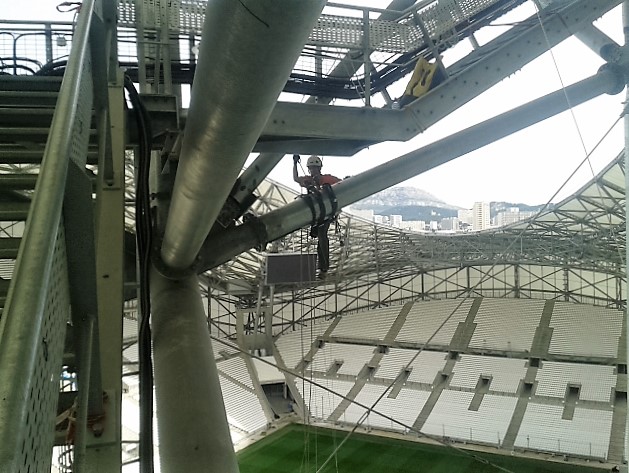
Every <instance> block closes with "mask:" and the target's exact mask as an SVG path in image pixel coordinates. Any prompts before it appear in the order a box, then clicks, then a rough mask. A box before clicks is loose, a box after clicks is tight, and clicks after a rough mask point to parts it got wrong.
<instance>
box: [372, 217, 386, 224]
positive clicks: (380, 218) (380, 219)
mask: <svg viewBox="0 0 629 473" xmlns="http://www.w3.org/2000/svg"><path fill="white" fill-rule="evenodd" d="M385 219H386V217H385V216H384V215H374V216H373V221H374V222H376V223H385Z"/></svg>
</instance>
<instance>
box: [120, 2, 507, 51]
mask: <svg viewBox="0 0 629 473" xmlns="http://www.w3.org/2000/svg"><path fill="white" fill-rule="evenodd" d="M496 1H497V0H439V1H435V2H433V3H431V4H430V5H428V6H427V7H425V8H423V9H422V10H420V11H418V12H417V14H418V17H419V18H420V19H421V21H422V23H423V24H424V25H425V27H426V30H427V31H428V34H429V35H430V38H431V39H433V40H437V41H446V40H448V39H451V37H453V36H454V37H456V31H455V26H456V25H459V24H460V23H462V22H464V21H465V20H468V19H470V18H472V17H473V16H474V15H476V14H478V13H479V12H481V11H483V10H484V9H486V8H487V7H489V6H490V5H492V4H493V3H496ZM141 5H142V11H141V19H142V22H141V26H142V27H144V28H147V29H153V30H157V29H159V28H161V26H162V21H163V19H165V18H168V25H169V29H170V30H171V31H175V32H178V33H184V34H188V33H194V34H201V30H202V29H203V20H204V19H205V1H201V0H141ZM118 19H119V24H120V26H126V27H131V28H133V27H136V26H137V22H138V18H137V14H136V0H119V2H118ZM363 34H364V26H363V19H362V18H357V17H348V16H337V15H321V17H320V18H319V20H318V21H317V24H316V25H315V27H314V29H313V30H312V33H311V34H310V38H309V39H308V44H313V45H319V46H328V47H336V48H349V49H363V48H364V47H365V45H364V44H363V41H364V40H363ZM423 43H424V40H423V35H422V33H421V29H420V28H419V27H418V26H417V25H416V24H415V23H414V20H413V19H412V18H410V19H407V20H405V21H403V22H395V21H384V20H377V19H371V20H369V48H371V49H372V50H375V51H382V52H390V53H406V52H410V51H414V50H416V49H418V48H419V47H420V46H422V44H423Z"/></svg>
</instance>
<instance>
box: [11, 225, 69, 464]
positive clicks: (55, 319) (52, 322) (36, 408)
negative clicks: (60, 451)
mask: <svg viewBox="0 0 629 473" xmlns="http://www.w3.org/2000/svg"><path fill="white" fill-rule="evenodd" d="M69 317H70V293H69V288H68V270H67V265H66V247H65V238H64V231H63V226H61V227H60V228H59V232H58V233H57V240H56V245H55V252H54V257H53V262H52V269H51V273H50V284H49V287H48V295H47V297H46V308H45V312H44V314H43V325H42V331H41V337H40V344H39V347H38V350H37V355H36V357H37V358H36V363H35V366H36V369H35V372H34V373H32V376H31V383H32V384H31V389H30V393H29V397H28V399H27V405H28V414H27V417H26V422H25V426H24V428H23V429H22V430H21V432H16V435H20V434H21V438H20V439H19V441H18V443H17V445H18V451H16V452H15V455H16V457H17V462H16V467H17V468H18V470H17V471H18V472H20V473H22V472H24V473H36V472H37V473H38V472H46V471H50V463H51V452H52V446H53V441H54V429H55V417H56V413H57V398H58V395H59V376H60V372H61V364H62V358H63V346H64V340H65V332H66V323H67V321H68V319H69Z"/></svg>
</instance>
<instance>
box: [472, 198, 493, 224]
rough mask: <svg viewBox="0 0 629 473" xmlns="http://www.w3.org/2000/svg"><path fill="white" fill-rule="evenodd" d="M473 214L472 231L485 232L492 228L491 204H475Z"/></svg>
mask: <svg viewBox="0 0 629 473" xmlns="http://www.w3.org/2000/svg"><path fill="white" fill-rule="evenodd" d="M472 213H473V217H474V220H473V221H472V229H473V230H474V231H479V230H485V229H487V228H489V227H490V226H491V216H490V213H489V202H474V207H472Z"/></svg>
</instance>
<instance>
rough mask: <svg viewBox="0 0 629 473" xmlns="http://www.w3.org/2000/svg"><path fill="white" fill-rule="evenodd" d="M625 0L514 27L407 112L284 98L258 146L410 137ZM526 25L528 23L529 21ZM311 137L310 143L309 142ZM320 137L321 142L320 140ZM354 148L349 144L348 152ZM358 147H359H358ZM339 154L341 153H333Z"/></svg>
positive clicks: (584, 1) (578, 6) (585, 3)
mask: <svg viewBox="0 0 629 473" xmlns="http://www.w3.org/2000/svg"><path fill="white" fill-rule="evenodd" d="M620 3H621V2H620V0H600V1H596V2H591V1H589V0H580V1H577V2H572V3H570V4H569V5H567V6H566V7H564V8H561V9H559V10H558V11H556V12H553V15H551V16H549V17H547V18H544V23H543V25H541V24H540V22H539V21H538V20H537V19H536V17H533V18H531V19H530V20H531V21H529V22H528V24H530V25H531V26H530V27H528V28H526V29H524V30H523V29H522V28H521V27H518V28H512V29H511V30H509V31H508V32H506V33H504V34H503V35H501V36H499V37H498V38H496V39H495V40H493V41H490V42H489V43H487V44H486V45H484V46H483V47H482V48H480V49H478V50H476V51H474V52H472V53H471V54H469V55H468V56H466V57H465V58H463V59H461V60H460V61H458V62H457V63H455V64H453V65H452V66H450V67H449V68H448V72H449V74H450V76H451V78H450V79H449V80H447V81H445V82H444V83H442V84H440V85H439V86H437V87H435V88H434V89H432V90H430V91H428V93H426V95H424V96H422V97H421V98H419V99H417V100H416V101H415V102H413V103H412V104H410V105H409V106H407V107H405V108H404V109H402V110H385V109H370V108H359V107H339V106H326V105H321V104H296V103H284V102H280V103H278V104H277V105H276V107H275V109H274V110H273V113H272V114H271V116H270V118H269V121H268V122H267V124H266V126H265V127H264V129H263V130H262V133H261V136H260V139H259V141H258V143H257V145H256V148H255V149H256V150H260V151H265V150H270V147H272V150H273V152H280V148H283V151H284V152H286V153H303V151H304V150H305V146H306V145H308V146H309V148H308V149H307V151H308V152H311V151H316V149H313V148H314V147H315V146H317V144H319V145H320V146H325V144H326V139H336V140H347V141H350V140H351V141H358V142H362V143H364V145H365V146H366V145H367V144H368V143H373V142H380V141H407V140H409V139H411V138H413V137H414V136H416V135H417V134H418V133H421V132H423V131H425V130H426V129H428V128H429V127H430V126H432V125H434V124H435V123H437V122H438V121H439V120H441V119H443V118H444V117H446V116H447V115H449V114H450V113H452V112H453V111H455V110H457V109H458V108H460V107H461V106H463V105H464V104H466V103H467V102H469V101H470V100H472V99H473V98H474V97H477V96H478V95H480V94H481V93H483V92H485V91H486V90H488V89H490V88H491V87H493V86H494V85H495V84H497V83H498V82H500V81H501V80H503V79H504V78H506V77H509V76H510V75H512V74H514V73H516V72H517V71H518V70H520V69H521V68H522V67H524V66H525V65H526V64H528V63H529V62H531V61H532V60H534V59H536V58H537V57H539V56H540V55H542V54H543V53H545V52H546V51H548V49H549V48H552V47H554V46H556V45H557V44H559V43H560V42H561V41H563V40H565V39H567V38H569V37H570V36H571V35H573V34H575V33H576V32H578V31H581V30H582V29H583V28H588V29H589V28H591V23H592V22H593V21H594V20H596V19H597V18H599V17H600V16H602V15H603V14H605V13H606V12H608V11H609V10H611V9H612V8H614V7H615V6H617V5H618V4H620ZM523 24H526V22H523ZM306 140H310V141H308V142H307V141H306ZM314 140H320V143H317V142H316V141H314ZM347 149H351V147H349V146H347V145H345V146H344V150H347ZM354 149H355V147H354ZM330 154H335V155H338V154H339V153H330Z"/></svg>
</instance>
